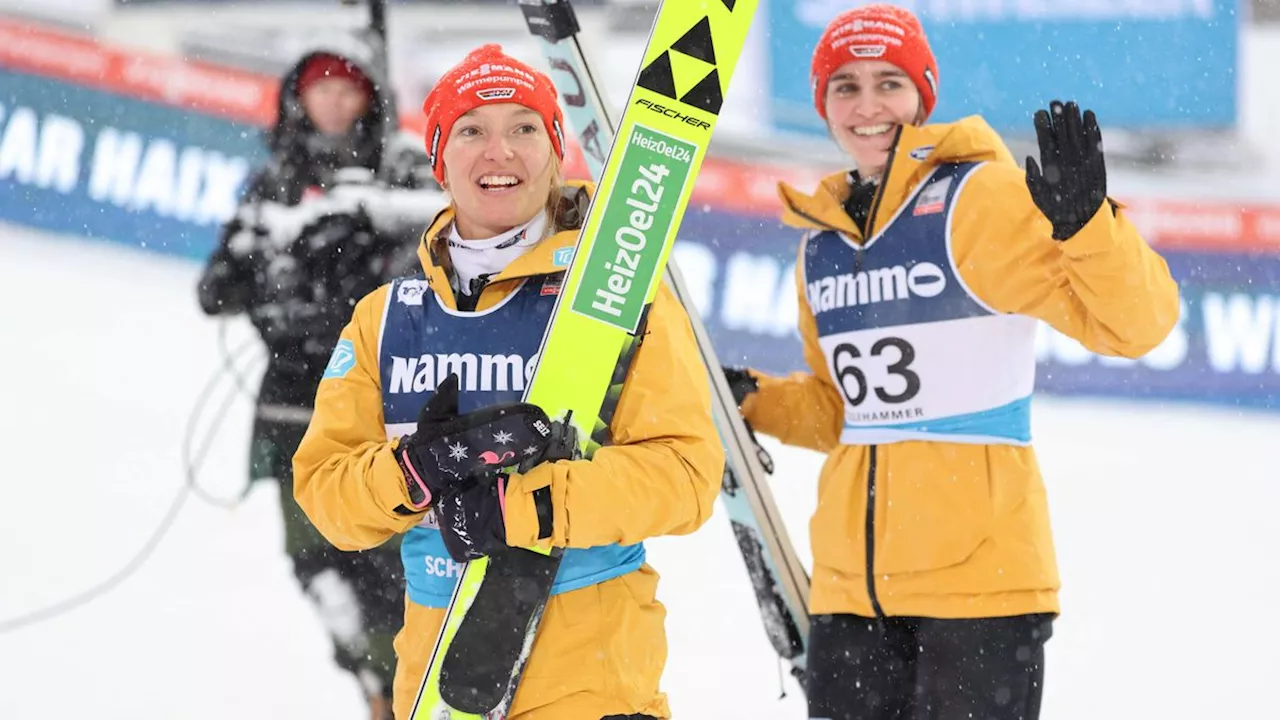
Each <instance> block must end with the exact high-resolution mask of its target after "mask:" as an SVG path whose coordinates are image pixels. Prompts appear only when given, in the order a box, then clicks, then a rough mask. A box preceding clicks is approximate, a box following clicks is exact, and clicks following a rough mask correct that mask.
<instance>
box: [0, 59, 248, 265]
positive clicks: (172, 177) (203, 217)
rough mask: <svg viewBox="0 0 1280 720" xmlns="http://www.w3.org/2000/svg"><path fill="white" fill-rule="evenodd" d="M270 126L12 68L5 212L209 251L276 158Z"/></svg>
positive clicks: (54, 226) (0, 114)
mask: <svg viewBox="0 0 1280 720" xmlns="http://www.w3.org/2000/svg"><path fill="white" fill-rule="evenodd" d="M260 133H261V131H260V130H259V128H257V127H254V126H252V125H247V124H241V123H235V122H230V121H227V120H224V119H219V118H214V117H211V116H207V115H201V114H198V113H193V112H189V111H185V110H181V109H178V108H174V107H171V106H168V105H162V104H158V103H154V102H149V101H146V100H137V99H134V98H129V97H125V96H122V95H117V94H114V93H109V92H105V91H102V90H95V89H92V88H87V87H81V86H78V85H73V84H69V83H63V82H58V81H56V80H50V79H47V78H43V77H39V76H36V75H28V74H24V73H16V72H10V71H7V70H4V69H0V218H4V219H5V220H8V221H10V222H17V223H22V224H25V225H32V226H35V227H39V228H43V229H47V230H53V231H55V232H62V233H74V234H76V235H83V236H89V237H96V238H101V239H107V240H112V241H116V242H123V243H127V244H130V245H136V246H139V247H145V248H151V249H155V250H158V251H161V252H165V253H172V254H176V255H182V256H185V257H191V258H201V259H203V258H204V257H206V256H208V254H209V252H210V251H211V250H212V248H213V243H214V239H215V238H216V236H217V230H218V227H219V225H221V223H222V222H223V221H224V220H226V219H227V218H229V217H230V216H231V215H232V213H234V212H235V209H236V205H237V203H238V201H239V197H240V191H241V187H242V186H243V184H244V181H245V179H246V178H247V177H248V174H249V172H250V170H251V168H252V167H253V165H254V164H256V163H260V162H262V161H263V160H264V159H265V157H266V148H265V147H264V146H263V144H262V142H261V141H260V140H259V137H260Z"/></svg>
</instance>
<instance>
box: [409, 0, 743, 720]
mask: <svg viewBox="0 0 1280 720" xmlns="http://www.w3.org/2000/svg"><path fill="white" fill-rule="evenodd" d="M757 1H758V0H678V1H673V2H663V3H661V4H660V5H659V8H658V12H657V15H656V17H655V18H654V23H653V27H652V29H651V30H650V35H649V41H648V43H647V45H646V48H645V52H644V58H643V61H642V63H641V68H640V70H639V72H638V73H637V76H636V79H635V82H634V84H633V87H632V89H631V93H630V97H629V100H628V106H627V110H626V111H625V112H624V113H623V116H622V119H621V122H620V123H619V127H618V132H617V133H616V135H615V136H614V137H613V138H612V139H611V142H610V143H609V145H610V147H611V150H610V152H609V154H608V157H607V159H606V161H605V163H604V166H603V169H602V172H601V173H600V178H601V179H600V182H599V184H598V186H597V189H596V193H595V195H594V197H593V199H592V202H591V205H590V207H589V209H588V211H587V217H586V220H585V222H584V223H583V228H582V231H581V233H580V235H579V239H578V244H577V247H576V248H575V250H574V253H573V257H572V259H570V260H569V267H568V270H567V271H566V273H565V279H564V283H563V286H562V288H561V291H560V295H559V296H558V298H557V302H556V305H555V308H554V310H553V312H552V317H551V320H550V321H549V323H548V325H547V330H546V333H545V335H544V337H543V340H542V347H541V350H540V352H539V360H538V364H537V367H536V368H535V370H534V374H533V377H532V378H531V380H530V382H529V385H528V387H527V389H526V391H525V397H524V400H525V401H526V402H530V403H533V404H536V405H538V406H539V407H541V408H543V409H544V410H545V411H546V412H547V414H548V415H549V416H551V417H553V418H560V419H564V420H565V421H566V422H571V423H572V424H573V425H574V426H575V428H577V430H578V437H579V441H580V443H581V444H582V449H583V451H584V453H585V454H586V455H588V456H589V455H590V454H591V453H592V452H593V451H594V449H595V447H596V446H598V444H599V440H600V439H602V431H606V430H607V427H608V422H607V420H608V419H609V418H610V416H611V415H612V411H613V408H614V407H615V406H616V403H617V401H618V398H619V397H620V395H621V389H622V383H623V382H624V381H625V379H626V376H627V370H628V369H629V366H630V362H631V359H632V357H633V354H634V351H635V349H636V347H637V346H638V343H639V338H640V337H641V335H642V334H643V326H644V322H645V319H646V317H647V313H648V309H649V307H650V305H651V304H652V302H653V299H654V297H655V296H656V295H657V291H658V287H659V279H660V278H661V277H662V274H663V272H664V270H665V268H666V264H667V260H668V258H669V256H670V254H671V248H672V246H673V245H674V243H675V238H676V232H677V230H678V229H679V226H680V221H681V218H682V217H683V215H684V212H685V209H686V208H687V207H688V203H689V198H690V196H691V194H692V192H693V184H694V179H695V178H696V177H697V174H698V170H699V168H700V167H701V165H702V160H703V158H704V156H705V154H706V151H707V147H708V145H709V144H710V139H711V133H712V131H713V128H714V125H715V122H716V119H717V115H718V113H719V111H720V108H721V105H722V103H723V98H724V92H725V89H726V88H727V86H728V83H729V80H730V78H731V76H732V73H733V69H734V67H735V66H736V64H737V61H738V57H739V55H740V54H741V52H742V47H743V45H744V43H745V41H746V36H747V30H748V29H749V28H750V26H751V20H752V16H753V15H754V14H755V9H756V4H757ZM673 56H678V57H677V59H676V61H675V62H674V63H673V59H672V58H673ZM691 74H692V75H693V77H690V75H691ZM690 81H692V82H690ZM619 253H625V254H626V255H627V256H628V258H629V259H631V260H635V263H634V267H635V269H634V270H630V269H629V270H628V271H627V272H626V273H625V275H626V276H625V277H624V276H623V274H621V273H620V272H619V271H618V270H617V269H616V268H615V267H614V266H613V265H612V262H613V261H614V259H615V258H616V257H617V256H618V254H619ZM627 265H628V266H629V267H630V266H631V265H632V263H631V262H630V261H629V262H628V263H627ZM560 556H561V553H560V552H559V551H558V550H557V549H551V550H546V549H542V548H539V547H532V548H511V549H509V550H504V551H502V552H499V553H495V554H493V555H490V556H488V557H485V558H480V559H478V560H475V561H472V562H470V563H467V565H466V566H465V568H464V569H463V572H462V577H461V578H460V579H459V581H458V584H457V585H456V586H455V588H454V592H453V597H452V599H451V600H450V603H449V608H448V610H447V611H446V615H445V620H444V623H443V624H442V626H441V630H440V634H439V636H438V637H437V639H436V644H435V647H434V649H433V651H432V656H431V659H430V661H429V663H428V666H427V671H426V673H425V675H424V677H423V680H422V684H421V686H420V688H419V692H418V697H417V699H416V701H415V703H414V707H413V711H412V712H411V714H410V717H411V718H412V720H444V719H445V718H455V719H462V718H483V719H485V720H498V719H500V718H504V717H505V716H506V713H507V711H508V709H509V708H510V706H511V703H512V701H513V699H514V696H515V692H516V688H517V686H518V683H519V680H520V676H521V673H522V672H523V670H524V665H525V662H526V661H527V659H528V656H529V653H530V651H531V650H532V648H533V643H534V642H535V640H536V635H537V631H538V626H539V623H540V621H541V617H542V613H543V611H544V610H545V608H546V603H547V600H548V598H549V596H550V592H551V587H552V583H553V581H554V578H555V574H556V571H557V569H558V567H559V563H560Z"/></svg>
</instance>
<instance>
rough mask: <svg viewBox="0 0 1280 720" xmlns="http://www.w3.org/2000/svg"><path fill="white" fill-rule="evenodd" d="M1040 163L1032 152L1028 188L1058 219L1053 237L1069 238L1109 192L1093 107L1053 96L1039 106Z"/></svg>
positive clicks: (1046, 211)
mask: <svg viewBox="0 0 1280 720" xmlns="http://www.w3.org/2000/svg"><path fill="white" fill-rule="evenodd" d="M1035 124H1036V139H1037V140H1038V141H1039V143H1040V163H1041V164H1042V165H1043V166H1044V171H1043V172H1041V170H1040V165H1037V164H1036V161H1035V160H1034V159H1032V158H1031V157H1027V189H1029V190H1030V191H1031V199H1032V200H1034V201H1035V204H1036V206H1037V207H1039V208H1040V212H1042V213H1044V216H1045V217H1047V218H1049V222H1051V223H1053V239H1054V240H1066V239H1068V238H1070V237H1072V236H1073V235H1075V234H1076V233H1078V232H1080V229H1081V228H1083V227H1084V226H1085V225H1087V224H1088V222H1089V220H1091V219H1092V218H1093V216H1094V215H1095V214H1096V213H1097V212H1098V208H1100V207H1102V202H1103V201H1104V200H1105V199H1106V197H1107V168H1106V164H1105V163H1104V162H1103V158H1102V131H1101V130H1099V129H1098V119H1097V118H1096V117H1094V114H1093V111H1092V110H1085V111H1084V120H1083V121H1081V119H1080V108H1079V106H1077V105H1076V104H1075V103H1074V102H1069V103H1067V104H1066V105H1063V104H1062V103H1061V102H1059V101H1057V100H1054V101H1053V102H1051V103H1050V104H1049V111H1048V112H1046V111H1044V110H1037V111H1036V116H1035Z"/></svg>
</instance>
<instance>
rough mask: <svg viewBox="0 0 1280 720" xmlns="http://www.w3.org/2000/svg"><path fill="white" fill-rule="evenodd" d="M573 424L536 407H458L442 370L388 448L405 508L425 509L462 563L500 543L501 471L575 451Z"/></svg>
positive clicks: (454, 381) (453, 382)
mask: <svg viewBox="0 0 1280 720" xmlns="http://www.w3.org/2000/svg"><path fill="white" fill-rule="evenodd" d="M577 450H578V443H577V437H576V434H575V433H574V430H573V426H572V425H568V424H561V423H557V422H552V421H551V420H550V419H548V418H547V414H546V413H545V412H543V411H542V409H541V408H539V407H538V406H536V405H530V404H528V403H509V404H504V405H495V406H492V407H487V408H482V409H480V410H476V411H473V412H469V413H461V414H460V413H459V412H458V376H457V375H456V374H455V375H450V376H449V377H448V378H446V379H445V380H444V381H443V382H441V383H440V385H439V387H437V388H436V392H435V394H434V395H433V396H432V398H431V400H430V401H429V402H428V403H427V404H426V405H425V406H424V407H423V408H422V412H421V413H420V414H419V416H418V427H417V429H416V430H415V431H414V433H413V434H411V435H406V436H405V437H403V438H401V439H400V440H399V441H398V442H397V443H396V445H395V448H394V453H395V457H396V460H397V462H399V464H400V469H401V471H402V472H403V473H404V477H405V486H406V488H407V490H408V495H409V501H410V504H411V505H412V509H407V508H406V509H405V511H403V512H407V513H410V514H412V513H416V512H419V511H422V510H426V509H433V510H434V511H435V514H436V520H437V524H438V525H439V528H440V533H441V535H442V536H443V538H444V544H445V549H446V550H448V551H449V555H450V556H451V557H452V558H453V559H454V560H455V561H457V562H466V561H468V560H473V559H475V558H478V557H482V556H484V555H488V554H490V553H491V552H493V551H494V550H495V549H498V548H503V547H506V537H507V532H506V520H505V515H504V513H505V509H504V502H505V500H504V498H505V491H506V479H507V472H509V471H510V470H511V469H512V468H515V469H516V470H517V471H519V472H525V471H527V470H529V469H531V468H532V467H534V466H535V465H537V464H539V463H542V462H547V461H552V460H560V459H573V458H575V457H577Z"/></svg>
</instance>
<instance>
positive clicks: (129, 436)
mask: <svg viewBox="0 0 1280 720" xmlns="http://www.w3.org/2000/svg"><path fill="white" fill-rule="evenodd" d="M197 273H198V268H197V267H196V266H195V265H193V264H191V263H187V262H183V261H178V260H172V259H166V258H161V257H156V256H153V255H149V254H144V253H141V252H137V251H133V250H128V249H125V248H122V247H120V246H115V245H108V244H100V243H89V242H82V241H77V240H70V239H66V238H55V237H50V236H45V235H41V234H37V233H33V232H31V231H29V230H24V229H19V228H15V227H11V226H3V225H0V307H3V308H5V311H4V318H5V321H4V327H3V338H4V340H3V343H2V344H0V347H2V348H3V352H0V376H2V377H3V378H4V379H5V383H4V389H3V390H0V457H3V458H5V463H4V465H3V470H0V548H3V550H0V718H3V719H4V720H54V719H57V720H61V719H63V718H66V719H68V720H70V719H73V718H74V719H79V718H84V717H93V718H96V719H98V720H107V719H114V718H121V719H126V718H127V719H130V720H133V719H148V720H149V719H152V718H154V719H164V720H169V719H181V720H204V719H212V718H219V719H221V718H254V719H256V718H307V719H308V720H328V719H333V720H349V719H355V718H361V717H362V713H363V710H362V701H361V698H360V697H359V694H358V692H357V689H356V687H355V685H354V684H353V682H352V681H350V680H349V679H348V678H347V677H346V676H345V675H343V674H341V673H339V672H338V671H337V670H336V669H335V668H334V667H333V666H332V664H331V662H330V660H329V649H328V646H327V640H326V638H325V636H324V634H323V632H322V630H321V627H320V624H319V622H318V620H317V618H316V616H315V614H314V613H313V612H312V609H311V607H310V605H309V604H307V602H306V601H305V599H304V598H303V596H302V594H301V593H300V592H299V591H298V589H297V588H296V587H295V586H294V584H293V580H292V576H291V574H290V570H289V566H288V564H287V561H286V559H285V557H284V556H283V554H282V552H281V549H280V543H281V540H282V531H281V526H280V522H279V520H278V515H277V507H278V502H279V501H280V499H279V497H278V493H277V492H276V490H275V488H273V487H270V486H265V485H264V486H259V487H256V488H255V489H254V490H253V491H252V492H251V493H250V494H249V495H248V497H247V498H246V500H245V502H244V503H243V504H242V505H240V506H239V507H238V508H236V509H235V510H233V511H231V510H226V509H222V508H218V507H215V506H212V505H209V504H206V503H203V502H201V501H200V500H198V499H196V498H189V499H188V500H187V502H186V503H185V505H184V506H183V507H182V508H181V509H180V511H179V514H178V515H177V518H176V521H175V523H174V525H173V527H172V529H171V530H170V531H169V533H168V534H167V535H166V536H165V537H164V538H163V540H162V541H161V542H160V543H159V544H158V546H157V548H156V550H155V553H154V555H153V556H152V557H151V558H150V559H149V560H148V561H147V562H146V563H145V564H144V565H142V567H141V568H140V569H139V570H138V571H137V572H136V573H135V574H133V575H132V576H131V577H129V578H128V579H126V580H125V581H124V582H123V583H122V584H120V585H119V586H118V587H117V588H115V589H114V590H112V591H111V592H109V593H107V594H105V595H103V596H101V597H99V598H97V599H95V600H93V601H92V602H90V603H88V604H87V605H84V606H83V607H80V608H78V609H75V610H73V611H70V612H68V613H66V614H63V615H60V616H58V617H55V618H53V619H50V620H48V621H45V622H40V623H38V624H33V625H29V626H25V627H22V628H19V629H13V630H10V631H8V632H4V631H3V630H2V629H3V628H4V627H5V625H6V623H7V621H9V620H11V619H12V618H14V617H17V616H19V615H23V614H25V613H28V612H31V611H34V610H37V609H39V608H42V607H45V606H47V605H49V604H52V603H56V602H58V601H60V600H62V599H64V598H66V597H68V596H72V595H75V594H77V593H79V592H81V591H83V590H85V589H87V588H89V587H90V586H93V585H96V584H98V583H101V582H103V581H104V580H106V579H107V578H109V577H110V576H112V575H113V574H114V573H115V572H116V571H117V570H118V569H119V568H120V567H121V566H123V565H124V564H125V563H127V562H128V561H129V560H130V559H131V558H132V557H134V556H135V554H136V553H137V552H138V551H139V550H140V549H141V548H142V547H143V546H144V544H145V543H146V542H147V540H148V538H149V537H150V536H151V535H152V534H153V532H154V531H155V529H156V527H157V526H158V525H159V524H160V523H161V521H162V519H163V518H164V516H165V514H166V512H167V510H168V509H169V508H170V507H171V505H172V503H173V501H174V498H175V497H177V495H178V493H179V490H180V488H181V487H182V485H183V459H182V452H181V451H182V444H183V438H184V432H185V429H186V423H187V420H188V416H189V415H190V413H191V411H192V409H193V407H194V406H195V404H196V400H197V397H198V395H199V394H200V391H201V388H202V387H203V386H204V384H205V383H206V381H207V380H208V379H209V378H210V377H211V376H212V375H213V374H214V373H215V371H216V370H217V368H218V367H219V365H220V362H221V356H220V353H219V350H218V339H217V325H216V324H215V323H214V322H211V321H208V320H206V319H204V318H203V317H202V316H201V315H200V314H199V311H198V309H197V307H196V304H195V295H194V289H193V288H194V283H195V280H196V276H197ZM231 334H232V336H233V337H234V338H245V337H248V333H247V329H246V328H245V327H244V326H243V325H240V324H234V325H233V326H232V332H231ZM234 344H235V342H234V341H233V345H234ZM251 354H253V355H254V356H256V355H258V354H260V351H259V350H257V349H256V348H255V349H254V350H253V352H252V353H251ZM223 387H224V389H225V388H226V387H227V385H225V384H224V386H223ZM219 397H221V395H220V396H219ZM213 409H216V403H215V408H213ZM208 417H209V416H208V415H207V414H206V416H205V419H206V421H207V420H208ZM1034 422H1035V431H1036V433H1037V436H1038V438H1039V440H1038V447H1039V449H1040V457H1041V462H1042V465H1043V468H1044V471H1045V473H1046V476H1047V478H1048V483H1049V489H1050V497H1051V502H1052V510H1053V521H1054V528H1055V531H1056V533H1057V541H1058V552H1059V558H1060V562H1061V568H1062V574H1063V577H1064V581H1065V587H1064V590H1063V593H1062V599H1063V603H1064V606H1065V615H1064V616H1063V618H1062V619H1061V620H1060V621H1059V624H1058V626H1057V630H1056V634H1055V637H1054V639H1053V640H1052V641H1051V642H1050V644H1049V648H1048V683H1047V693H1046V698H1045V708H1044V713H1043V717H1044V718H1045V719H1046V720H1067V719H1071V720H1075V719H1077V718H1094V719H1097V720H1108V719H1111V718H1116V719H1121V718H1124V719H1126V720H1127V719H1128V718H1137V717H1149V718H1162V720H1182V719H1186V720H1190V719H1192V718H1195V719H1197V720H1199V719H1200V718H1205V717H1232V718H1263V717H1274V716H1275V708H1274V706H1273V705H1272V704H1270V703H1268V702H1267V700H1266V699H1265V698H1266V697H1267V691H1266V688H1268V687H1271V686H1272V685H1273V684H1274V682H1275V678H1276V677H1277V676H1280V627H1278V626H1277V623H1276V622H1275V617H1274V604H1275V598H1276V596H1277V593H1278V592H1280V563H1277V561H1276V557H1275V553H1276V550H1277V548H1280V523H1277V522H1276V521H1275V519H1274V517H1275V508H1277V507H1280V483H1278V482H1277V478H1280V457H1278V456H1277V455H1276V453H1275V452H1274V448H1275V438H1276V437H1277V433H1280V416H1268V415H1249V414H1244V413H1237V412H1234V411H1227V410H1214V409H1205V408H1200V407H1194V406H1173V405H1169V406H1162V405H1157V404H1143V405H1136V404H1129V403H1120V402H1108V403H1102V402H1096V401H1079V400H1063V399H1054V398H1041V399H1040V400H1038V404H1037V409H1036V412H1035V420H1034ZM248 433H249V405H248V403H247V401H246V400H244V399H242V398H241V399H236V400H235V404H234V405H233V406H232V408H231V412H230V414H229V415H228V417H227V420H226V422H225V423H224V424H223V426H222V430H221V433H220V434H219V435H218V437H217V439H216V441H215V443H214V446H213V450H212V452H211V453H210V455H209V459H208V462H207V463H206V464H205V466H204V468H203V472H202V474H201V482H202V483H203V484H204V486H205V487H206V488H208V490H209V491H210V492H211V493H214V494H217V495H218V496H220V497H233V496H234V495H235V494H236V493H237V492H238V491H239V489H240V487H241V484H242V482H243V477H244V472H245V462H246V461H245V455H246V452H245V447H246V443H247V441H248ZM770 449H771V450H772V451H773V452H774V454H775V458H777V459H778V460H779V465H780V467H781V471H780V473H779V476H778V477H776V478H775V479H774V487H775V489H776V492H777V496H778V501H779V503H780V504H781V505H782V507H783V509H784V512H785V514H786V516H787V518H788V520H789V522H790V527H791V531H792V534H793V539H794V540H795V541H796V543H797V545H798V547H799V549H800V552H801V554H802V555H803V556H804V557H805V558H808V556H809V551H808V536H807V518H808V514H809V512H810V511H811V510H812V505H813V502H814V492H815V491H814V486H815V476H816V474H817V470H818V464H819V458H818V457H817V456H816V455H814V454H811V453H806V452H801V451H794V450H789V449H782V448H779V447H777V446H776V445H770ZM650 548H651V560H652V562H653V564H654V565H655V566H656V567H657V568H658V569H659V571H660V572H662V573H663V575H664V580H663V584H662V585H661V587H660V590H659V592H660V597H661V599H662V600H663V601H664V602H665V603H666V604H667V608H668V611H669V616H668V629H669V632H670V635H671V658H670V662H669V664H668V668H667V673H666V677H665V688H666V690H667V692H668V693H669V694H670V696H671V701H672V706H673V708H674V710H675V713H676V716H677V717H678V718H797V719H799V718H803V717H805V712H804V709H803V699H802V696H801V694H800V693H799V692H798V689H797V688H796V686H795V685H794V684H793V683H791V682H790V681H789V680H788V681H787V682H785V683H783V685H782V686H780V685H779V680H778V668H777V664H776V663H775V662H774V659H773V655H772V651H771V649H770V648H769V645H768V643H767V641H766V640H765V637H764V634H763V632H762V630H761V628H760V624H759V620H758V617H757V615H756V610H755V606H754V603H753V600H752V596H751V591H750V588H749V586H748V584H747V580H746V575H745V572H744V570H743V568H742V565H741V561H740V559H739V558H738V556H737V554H736V551H735V549H734V546H733V542H732V538H731V534H730V532H729V530H728V527H727V524H726V521H725V519H724V516H723V514H722V513H718V514H717V515H716V516H715V517H714V518H713V519H712V521H711V522H710V523H709V525H708V526H707V527H706V528H704V529H703V530H702V531H700V532H698V533H696V534H695V535H693V536H689V537H684V538H668V539H662V540H658V541H655V542H652V543H650ZM806 562H807V560H806ZM783 686H785V688H786V690H787V693H788V694H787V697H786V698H785V699H782V700H779V699H778V696H779V693H780V689H781V687H783Z"/></svg>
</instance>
